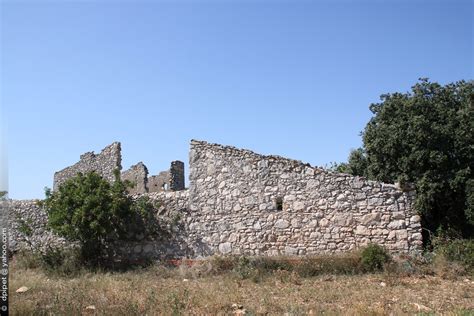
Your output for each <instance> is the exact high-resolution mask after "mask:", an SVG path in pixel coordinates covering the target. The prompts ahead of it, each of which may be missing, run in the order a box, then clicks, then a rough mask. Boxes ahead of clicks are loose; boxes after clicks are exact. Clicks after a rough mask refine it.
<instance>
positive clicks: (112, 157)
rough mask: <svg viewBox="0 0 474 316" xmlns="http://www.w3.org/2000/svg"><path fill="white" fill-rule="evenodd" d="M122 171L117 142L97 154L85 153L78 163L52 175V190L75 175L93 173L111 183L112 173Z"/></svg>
mask: <svg viewBox="0 0 474 316" xmlns="http://www.w3.org/2000/svg"><path fill="white" fill-rule="evenodd" d="M116 169H117V170H119V171H120V170H121V169H122V156H121V147H120V143H119V142H115V143H112V144H110V145H109V146H107V147H105V148H104V149H103V150H102V151H101V152H100V153H99V154H95V153H94V152H87V153H85V154H83V155H81V157H80V159H79V162H77V163H75V164H74V165H72V166H70V167H67V168H64V169H63V170H61V171H58V172H56V173H55V174H54V184H53V190H57V189H58V187H59V186H60V185H61V184H63V183H64V182H65V181H66V180H67V179H69V178H71V177H74V176H76V175H77V173H79V172H82V173H87V172H91V171H95V172H97V173H98V174H100V175H101V176H102V177H103V178H104V179H107V180H108V181H111V182H112V181H113V180H114V179H115V175H114V171H115V170H116Z"/></svg>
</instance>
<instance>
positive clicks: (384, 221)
mask: <svg viewBox="0 0 474 316" xmlns="http://www.w3.org/2000/svg"><path fill="white" fill-rule="evenodd" d="M189 159H190V210H191V214H192V216H191V218H192V224H191V225H190V235H191V236H195V238H197V237H199V236H200V237H201V238H202V240H203V242H204V243H205V244H207V245H208V247H209V249H210V251H211V252H220V253H224V254H242V253H244V254H249V255H277V254H287V255H306V254H315V253H325V252H326V253H334V252H341V251H348V250H351V249H354V248H357V247H359V246H361V245H365V244H367V243H369V242H374V243H377V244H380V245H383V246H385V247H386V248H388V249H389V250H391V251H392V252H409V251H418V250H420V248H421V244H422V242H421V231H420V217H419V216H418V215H416V214H415V212H414V211H413V208H412V206H413V199H414V195H415V193H414V192H403V191H401V190H400V189H398V188H397V187H396V186H395V185H391V184H384V183H380V182H375V181H369V180H366V179H364V178H360V177H353V176H350V175H347V174H339V173H332V172H328V171H326V170H322V169H318V168H314V167H311V166H309V165H308V164H304V163H301V162H299V161H295V160H290V159H286V158H282V157H278V156H263V155H258V154H255V153H253V152H251V151H248V150H240V149H237V148H234V147H227V146H221V145H217V144H208V143H206V142H202V141H191V152H190V158H189Z"/></svg>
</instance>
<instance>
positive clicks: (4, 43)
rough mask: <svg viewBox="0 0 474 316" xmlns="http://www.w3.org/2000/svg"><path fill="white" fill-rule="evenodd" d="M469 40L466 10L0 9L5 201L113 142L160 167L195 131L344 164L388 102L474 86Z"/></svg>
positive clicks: (161, 5)
mask: <svg viewBox="0 0 474 316" xmlns="http://www.w3.org/2000/svg"><path fill="white" fill-rule="evenodd" d="M472 42H473V3H472V1H456V0H446V1H441V2H440V1H438V2H437V1H320V2H319V1H298V0H296V1H270V0H268V1H258V0H257V1H177V2H176V1H102V2H100V1H44V2H41V1H8V0H7V1H5V0H3V1H2V2H1V54H2V56H1V80H2V81H1V105H2V131H6V134H5V133H4V137H6V142H7V145H8V146H7V147H6V149H5V146H3V145H2V159H1V160H2V163H3V164H5V161H6V156H7V154H8V171H9V188H8V189H9V191H10V197H12V198H41V197H44V194H43V188H44V187H45V186H49V187H51V186H52V180H53V173H54V171H56V170H60V169H62V168H64V167H66V166H68V165H70V164H73V163H75V162H76V161H77V160H78V159H79V155H80V154H81V153H83V152H86V151H91V150H94V151H96V152H97V151H99V150H100V149H101V148H103V147H104V146H106V145H107V144H109V143H111V142H113V141H116V140H117V141H121V142H122V154H123V167H124V168H128V167H129V166H130V165H132V164H134V163H137V162H138V161H143V162H144V163H145V164H146V165H147V166H148V168H149V171H150V174H156V173H157V172H158V171H160V170H165V169H167V168H168V166H169V163H170V161H172V160H175V159H179V160H182V161H184V162H185V163H186V165H187V164H188V151H189V141H190V139H193V138H195V139H201V140H207V141H210V142H217V143H222V144H228V145H234V146H237V147H243V148H248V149H251V150H254V151H257V152H259V153H263V154H277V155H282V156H286V157H289V158H295V159H299V160H303V161H305V162H309V163H311V164H312V165H317V166H321V165H324V164H327V163H329V162H331V161H344V160H346V158H347V155H348V153H349V151H350V149H351V148H356V147H359V146H360V145H361V138H360V135H359V133H360V131H362V130H363V128H364V126H365V124H366V123H367V121H368V120H369V118H370V117H371V113H370V111H369V109H368V107H369V104H370V103H372V102H377V101H378V100H379V96H380V95H381V94H383V93H387V92H395V91H400V92H406V91H408V90H409V89H410V87H411V86H412V85H413V84H415V83H416V81H417V80H418V78H419V77H429V78H430V79H431V80H433V81H438V82H440V83H443V84H444V83H448V82H452V81H457V80H460V79H472V78H473V58H474V57H473V43H472ZM5 135H6V136H5ZM2 178H3V179H4V181H5V179H6V178H7V177H6V173H5V170H4V169H3V170H2ZM2 186H3V188H5V183H3V184H2Z"/></svg>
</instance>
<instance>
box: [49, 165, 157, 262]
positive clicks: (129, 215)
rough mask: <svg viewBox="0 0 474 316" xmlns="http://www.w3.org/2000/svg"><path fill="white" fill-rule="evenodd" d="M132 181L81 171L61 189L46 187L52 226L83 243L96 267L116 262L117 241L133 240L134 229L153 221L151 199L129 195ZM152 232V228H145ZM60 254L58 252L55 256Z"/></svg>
mask: <svg viewBox="0 0 474 316" xmlns="http://www.w3.org/2000/svg"><path fill="white" fill-rule="evenodd" d="M128 186H129V183H127V182H122V181H121V180H120V173H119V171H118V170H116V172H115V181H114V182H113V183H112V184H110V183H109V182H108V181H106V180H105V179H103V178H102V177H101V176H100V175H98V174H97V173H95V172H89V173H87V174H85V175H84V174H82V173H78V174H77V176H76V177H73V178H70V179H68V180H67V181H66V182H65V183H64V184H62V185H61V186H60V187H59V189H58V191H55V192H51V190H49V189H46V199H45V200H44V201H43V202H42V203H41V204H42V205H43V206H44V207H45V210H46V212H47V214H48V225H49V227H50V228H51V229H52V230H53V231H54V232H56V233H57V234H58V235H60V236H63V237H65V238H66V239H68V240H71V241H77V242H78V243H79V245H80V256H81V259H82V260H83V262H84V263H86V264H88V265H92V266H98V265H104V264H108V263H110V262H113V260H112V259H113V257H114V256H115V255H116V254H115V253H114V247H111V245H113V244H114V243H116V242H118V241H122V240H127V239H132V238H133V237H134V236H135V234H134V230H138V229H143V227H144V223H145V222H149V221H150V218H151V216H150V214H151V211H152V210H153V207H152V206H150V203H149V201H147V200H144V199H140V200H138V201H136V202H135V201H134V200H133V199H132V198H131V197H130V196H129V195H128V194H127V187H128ZM143 231H144V232H145V233H146V234H151V233H152V231H151V230H149V229H143ZM54 257H56V255H54Z"/></svg>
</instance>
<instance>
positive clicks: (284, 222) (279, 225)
mask: <svg viewBox="0 0 474 316" xmlns="http://www.w3.org/2000/svg"><path fill="white" fill-rule="evenodd" d="M289 226H290V223H288V221H287V220H284V219H279V220H277V221H276V223H275V227H276V228H280V229H285V228H288V227H289Z"/></svg>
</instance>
